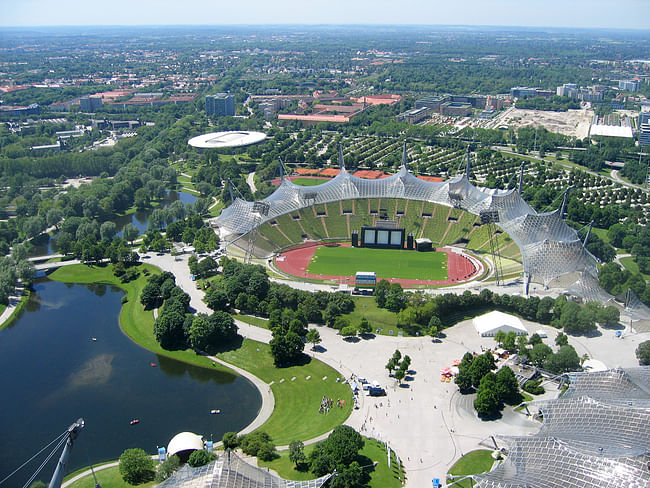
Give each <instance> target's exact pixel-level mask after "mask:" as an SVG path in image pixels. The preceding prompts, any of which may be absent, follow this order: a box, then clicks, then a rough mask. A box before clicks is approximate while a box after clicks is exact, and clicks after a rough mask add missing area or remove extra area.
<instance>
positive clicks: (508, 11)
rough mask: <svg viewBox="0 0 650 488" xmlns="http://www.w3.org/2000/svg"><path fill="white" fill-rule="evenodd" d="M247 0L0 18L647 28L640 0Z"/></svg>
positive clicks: (122, 2) (16, 8)
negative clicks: (449, 0)
mask: <svg viewBox="0 0 650 488" xmlns="http://www.w3.org/2000/svg"><path fill="white" fill-rule="evenodd" d="M246 5H247V6H246V8H241V4H234V3H223V2H219V3H215V2H210V1H208V0H190V1H188V2H184V3H183V4H182V8H179V3H178V2H175V1H172V0H160V1H156V2H154V1H153V0H142V1H139V2H128V1H126V0H115V1H113V2H112V3H111V4H110V5H107V6H101V7H100V6H98V4H97V3H94V2H92V3H91V2H82V1H80V0H61V1H59V2H50V1H46V0H24V1H21V2H6V3H5V4H4V5H3V16H2V19H0V26H3V27H11V26H16V27H18V26H67V25H70V26H73V25H78V26H90V25H243V24H249V25H262V24H305V25H319V24H339V25H350V24H356V25H375V24H376V25H476V26H521V27H567V28H572V27H573V28H617V29H648V23H647V18H648V15H649V14H650V2H647V1H646V0H630V1H628V2H627V4H626V6H627V8H625V9H621V8H613V7H612V4H611V2H606V1H605V0H576V1H573V2H564V1H560V0H548V1H545V2H540V1H536V2H529V3H521V2H516V1H514V0H495V1H492V2H484V1H481V0H460V1H458V2H454V3H453V4H451V5H449V4H444V5H443V4H439V3H438V2H431V3H428V4H422V3H421V2H418V1H416V0H407V1H406V2H402V4H401V7H400V8H399V9H395V4H394V2H388V1H386V0H377V1H375V2H368V1H362V2H355V3H350V2H344V1H342V0H332V1H331V2H329V3H328V4H327V6H326V7H321V6H309V7H305V2H300V1H297V0H281V1H279V2H272V3H270V2H265V1H263V0H249V1H248V2H247V4H246ZM633 12H634V15H632V13H633Z"/></svg>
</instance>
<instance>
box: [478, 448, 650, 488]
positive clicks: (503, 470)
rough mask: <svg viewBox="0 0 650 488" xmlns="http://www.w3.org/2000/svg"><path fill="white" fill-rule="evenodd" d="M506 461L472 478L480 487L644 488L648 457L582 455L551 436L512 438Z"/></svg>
mask: <svg viewBox="0 0 650 488" xmlns="http://www.w3.org/2000/svg"><path fill="white" fill-rule="evenodd" d="M507 443H508V444H509V445H510V448H509V449H508V454H507V458H506V460H505V461H504V462H503V463H502V464H501V465H500V466H498V467H497V468H495V469H494V470H492V471H490V472H489V473H483V474H480V475H475V476H474V478H475V479H476V480H478V481H480V483H479V484H478V486H479V487H482V488H506V487H522V488H523V487H535V488H538V487H539V488H622V487H625V488H648V486H650V485H649V484H650V471H649V470H648V466H647V464H648V462H649V461H650V456H648V455H641V456H630V457H619V458H616V459H610V458H603V457H600V456H593V455H589V454H584V453H582V452H579V451H577V450H575V449H572V448H571V447H570V446H569V445H567V443H566V442H563V441H561V440H558V439H555V438H553V437H537V436H531V437H512V438H508V439H507Z"/></svg>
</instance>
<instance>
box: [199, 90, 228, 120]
mask: <svg viewBox="0 0 650 488" xmlns="http://www.w3.org/2000/svg"><path fill="white" fill-rule="evenodd" d="M205 113H206V114H207V115H214V116H215V117H224V116H226V115H230V116H233V115H235V97H234V96H233V95H229V94H228V93H217V94H216V95H208V96H206V97H205Z"/></svg>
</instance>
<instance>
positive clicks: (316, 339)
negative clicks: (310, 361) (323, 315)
mask: <svg viewBox="0 0 650 488" xmlns="http://www.w3.org/2000/svg"><path fill="white" fill-rule="evenodd" d="M305 341H307V342H308V343H309V344H312V349H314V348H315V347H316V346H317V345H318V344H320V343H321V341H322V339H321V338H320V332H318V329H309V330H308V331H307V335H306V336H305Z"/></svg>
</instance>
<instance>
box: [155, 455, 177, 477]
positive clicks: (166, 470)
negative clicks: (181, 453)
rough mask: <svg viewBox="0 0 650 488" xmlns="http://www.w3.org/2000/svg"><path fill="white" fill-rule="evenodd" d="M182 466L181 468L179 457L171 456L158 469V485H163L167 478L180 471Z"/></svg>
mask: <svg viewBox="0 0 650 488" xmlns="http://www.w3.org/2000/svg"><path fill="white" fill-rule="evenodd" d="M180 466H181V460H180V459H179V457H178V456H176V455H173V456H169V457H168V458H167V460H166V461H163V462H162V463H161V464H160V465H159V466H158V469H157V470H156V477H155V481H156V482H158V483H162V482H163V481H165V480H166V479H167V478H169V477H170V476H171V475H172V474H174V473H175V472H176V471H177V470H178V468H180Z"/></svg>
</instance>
